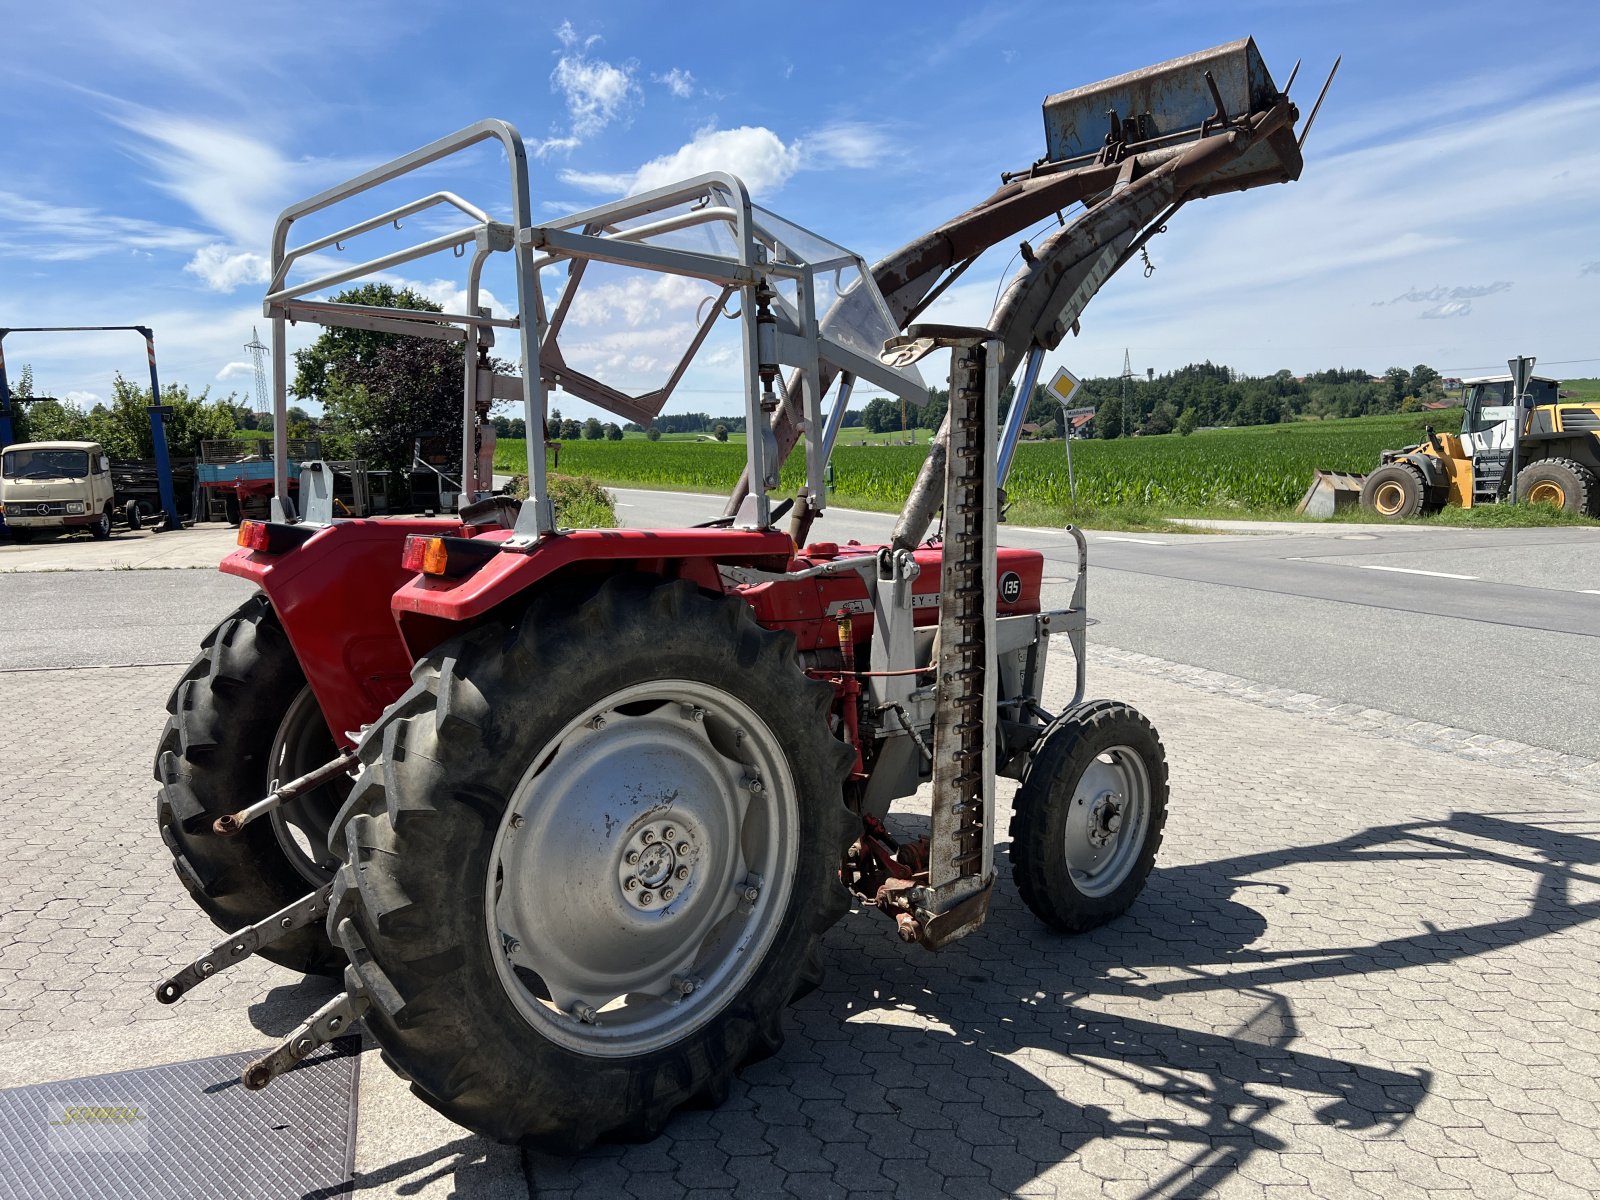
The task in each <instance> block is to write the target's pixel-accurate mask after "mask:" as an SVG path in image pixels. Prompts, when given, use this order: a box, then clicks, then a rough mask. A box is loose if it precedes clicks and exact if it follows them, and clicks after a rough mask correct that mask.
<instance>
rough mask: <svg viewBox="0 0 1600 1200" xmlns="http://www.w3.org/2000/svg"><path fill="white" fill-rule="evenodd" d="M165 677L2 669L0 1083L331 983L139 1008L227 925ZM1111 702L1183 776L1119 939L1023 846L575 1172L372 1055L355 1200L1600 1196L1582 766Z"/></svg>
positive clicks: (837, 949) (89, 1066) (294, 1007)
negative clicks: (179, 854)
mask: <svg viewBox="0 0 1600 1200" xmlns="http://www.w3.org/2000/svg"><path fill="white" fill-rule="evenodd" d="M1062 649H1063V651H1064V647H1063V648H1062ZM1069 667H1070V663H1069V660H1068V658H1067V655H1066V654H1065V653H1064V652H1062V653H1060V654H1059V655H1058V657H1057V659H1056V662H1055V668H1054V670H1053V671H1052V678H1051V683H1052V690H1053V693H1054V696H1055V698H1056V700H1057V702H1059V699H1060V690H1061V689H1062V688H1064V687H1069V686H1070V678H1071V673H1070V669H1068V668H1069ZM175 674H176V672H175V671H174V670H173V669H172V668H134V669H122V670H96V669H84V670H67V671H55V672H48V673H38V674H11V675H0V706H3V709H4V711H5V712H6V714H7V717H6V720H7V736H6V737H5V739H4V740H3V742H0V803H3V804H4V807H5V811H6V812H7V814H8V817H9V819H8V820H7V821H6V822H5V823H4V826H3V829H0V1086H14V1085H17V1084H21V1083H27V1082H34V1081H38V1080H45V1079H60V1078H68V1077H73V1076H79V1075H86V1074H91V1073H96V1072H101V1071H108V1070H116V1069H122V1068H125V1067H128V1066H133V1065H144V1064H150V1063H157V1062H167V1061H175V1060H179V1059H186V1058H195V1057H200V1056H202V1055H207V1054H217V1053H223V1052H227V1051H233V1050H241V1049H252V1048H257V1047H264V1046H266V1045H268V1044H270V1043H271V1042H272V1040H273V1039H275V1038H277V1037H279V1036H282V1035H283V1034H284V1033H286V1032H287V1031H288V1030H289V1029H290V1028H292V1027H293V1025H294V1024H295V1023H296V1022H297V1021H298V1020H299V1019H301V1018H302V1017H303V1016H305V1015H306V1014H307V1013H309V1012H310V1011H311V1009H312V1008H314V1007H315V1006H316V1005H317V1004H318V1003H320V1002H321V1000H323V999H324V998H326V997H327V996H328V995H329V994H330V993H331V990H332V989H331V987H330V985H329V984H327V983H325V982H323V981H301V980H297V979H296V978H295V977H294V976H292V975H290V974H289V973H288V972H285V971H283V970H281V969H279V968H276V967H273V966H271V965H269V964H266V963H263V962H258V961H250V962H247V963H245V964H243V965H241V966H239V967H237V968H235V969H233V970H230V971H229V972H228V973H227V974H226V975H224V976H221V977H219V978H217V979H215V980H212V981H210V982H209V983H208V984H206V985H205V986H204V987H203V988H201V989H200V990H198V991H196V992H195V993H194V994H193V995H192V996H190V997H188V998H186V999H185V1000H184V1001H182V1002H181V1003H180V1004H178V1005H176V1006H174V1007H171V1008H165V1007H162V1006H160V1005H158V1004H156V1003H155V1001H154V999H153V997H152V995H151V989H152V987H153V985H154V984H155V982H157V981H158V980H159V979H161V978H163V977H164V976H165V975H166V974H167V973H168V972H169V971H170V970H171V969H173V968H175V967H176V966H178V965H181V964H183V963H184V962H187V961H189V959H190V958H192V957H193V956H194V953H195V952H196V951H198V950H200V949H202V948H203V947H204V946H206V945H208V944H209V943H210V942H211V940H212V939H213V938H214V936H215V934H214V931H213V929H212V927H211V926H210V925H209V923H208V922H206V921H205V920H204V919H203V918H202V917H201V916H200V915H199V914H198V912H197V911H196V910H195V909H194V908H193V907H192V905H191V904H190V902H189V900H188V899H187V897H186V896H185V894H184V893H183V891H182V888H181V887H180V886H179V884H178V881H177V879H176V878H175V876H174V875H173V873H172V869H171V867H170V865H169V860H168V856H167V854H166V851H165V850H164V848H163V847H162V845H161V843H160V841H159V839H158V837H157V836H156V832H155V827H154V822H153V820H152V815H153V813H152V809H153V803H152V799H151V797H152V793H153V785H152V782H151V779H150V756H151V752H152V748H153V746H154V743H155V739H156V735H157V732H158V730H159V727H160V710H161V707H162V704H163V703H164V700H165V697H166V693H167V690H168V688H169V687H170V686H171V684H172V682H173V678H174V676H175ZM1090 680H1091V693H1092V694H1097V695H1110V696H1116V697H1118V698H1122V699H1126V700H1128V701H1130V702H1132V703H1134V704H1136V705H1137V706H1139V707H1140V708H1141V709H1142V710H1143V711H1145V712H1146V713H1147V714H1148V715H1149V716H1150V717H1151V718H1152V719H1153V720H1154V721H1155V722H1156V724H1157V726H1158V727H1159V728H1160V729H1161V732H1162V734H1163V736H1164V738H1165V741H1166V746H1167V753H1168V757H1169V761H1170V763H1171V772H1172V793H1173V799H1172V811H1171V817H1170V820H1169V821H1168V824H1167V831H1166V844H1165V846H1164V847H1163V850H1162V855H1161V859H1160V865H1159V867H1158V869H1157V871H1156V873H1155V875H1154V876H1153V877H1152V880H1151V883H1150V886H1149V887H1148V889H1147V890H1146V892H1145V894H1144V896H1143V897H1142V898H1141V900H1140V901H1139V902H1138V903H1137V904H1136V905H1135V907H1134V908H1133V910H1132V911H1131V912H1130V913H1129V914H1128V915H1127V916H1126V917H1124V918H1122V919H1120V920H1118V921H1116V922H1115V923H1113V924H1112V925H1110V926H1108V927H1106V928H1104V929H1101V930H1099V931H1097V932H1095V933H1094V934H1091V935H1089V936H1087V937H1081V938H1077V939H1068V938H1063V937H1059V936H1057V935H1055V934H1053V933H1051V932H1049V931H1047V930H1046V929H1044V928H1043V927H1042V926H1041V925H1039V924H1038V923H1037V922H1036V921H1035V920H1034V918H1033V917H1032V916H1031V915H1030V914H1029V912H1028V911H1027V910H1026V908H1025V907H1024V906H1023V905H1022V903H1021V901H1020V900H1019V899H1018V897H1017V895H1016V892H1015V889H1014V888H1013V887H1012V886H1011V884H1010V881H1009V876H1008V874H1007V873H1006V870H1005V868H1004V853H1003V850H1002V853H1001V856H1000V858H1001V862H1002V874H1001V882H1000V885H999V888H998V894H997V896H996V898H995V903H994V908H993V913H992V916H991V918H990V921H989V923H988V925H987V926H985V928H984V929H982V930H981V931H979V932H978V933H977V934H975V935H973V936H972V937H970V938H968V939H967V940H965V941H963V942H961V943H959V944H957V945H956V946H953V947H951V948H950V949H948V950H947V951H945V952H944V953H942V954H939V955H936V956H935V955H929V954H928V953H927V952H925V951H923V950H920V949H918V948H915V947H907V946H903V945H901V944H900V943H899V942H898V941H896V940H895V939H894V937H893V936H892V930H891V927H890V926H889V924H888V923H887V922H886V921H884V920H883V919H882V918H881V917H879V916H878V915H876V914H874V913H863V912H859V911H858V912H853V913H851V914H850V915H849V916H847V917H846V918H845V919H844V921H842V922H841V923H840V925H838V926H837V927H836V928H835V929H834V930H833V931H832V933H831V934H830V935H829V936H828V939H827V952H828V961H829V966H830V974H829V976H828V979H827V981H826V982H825V984H824V985H823V987H822V988H821V989H819V990H818V991H816V992H814V993H812V994H811V995H810V996H808V997H806V998H805V999H803V1000H802V1001H800V1002H799V1003H798V1004H797V1005H796V1006H795V1007H794V1009H793V1010H792V1012H791V1014H790V1019H789V1022H788V1041H787V1043H786V1045H785V1046H784V1048H783V1050H782V1051H781V1052H780V1053H779V1054H778V1055H777V1056H776V1057H774V1058H772V1059H769V1060H767V1061H766V1062H763V1063H760V1064H757V1065H756V1066H754V1067H752V1068H751V1069H749V1070H748V1071H746V1072H745V1074H744V1075H743V1077H742V1078H741V1080H740V1082H739V1083H738V1085H737V1086H736V1087H735V1088H734V1089H733V1092H732V1095H731V1097H730V1098H729V1100H728V1102H727V1103H726V1104H725V1105H724V1106H723V1107H722V1108H720V1109H717V1110H714V1111H694V1112H688V1113H684V1114H681V1115H680V1116H679V1117H678V1118H677V1119H676V1120H674V1121H673V1122H672V1124H671V1125H670V1127H669V1128H668V1130H667V1132H666V1134H665V1136H663V1137H661V1138H660V1139H658V1140H657V1141H655V1142H652V1143H649V1144H647V1145H642V1146H602V1147H599V1148H597V1149H595V1150H593V1151H591V1152H590V1153H587V1154H585V1155H583V1156H581V1157H579V1158H576V1159H573V1160H557V1159H552V1158H548V1157H545V1156H542V1155H537V1154H524V1153H521V1152H519V1151H517V1150H515V1149H511V1148H507V1147H501V1146H495V1145H491V1144H488V1143H486V1142H484V1141H483V1140H482V1139H479V1138H476V1137H473V1136H472V1135H470V1134H467V1133H466V1132H465V1131H463V1130H460V1129H458V1128H456V1127H454V1126H451V1125H449V1124H448V1123H447V1122H445V1121H443V1120H442V1119H440V1118H438V1117H437V1116H435V1115H434V1114H432V1113H431V1111H430V1110H427V1109H426V1108H424V1107H423V1106H422V1105H421V1104H420V1103H418V1102H416V1101H414V1100H412V1099H411V1098H410V1097H409V1095H408V1094H407V1093H406V1092H405V1090H404V1088H403V1086H402V1085H400V1084H399V1082H398V1080H397V1079H396V1078H395V1077H394V1076H392V1075H391V1074H390V1072H389V1071H388V1070H387V1068H385V1067H384V1066H383V1065H382V1064H381V1062H379V1061H378V1058H377V1055H376V1054H373V1053H369V1054H368V1055H367V1056H366V1059H365V1062H364V1065H363V1070H362V1084H361V1088H362V1101H361V1126H360V1129H361V1133H360V1144H359V1148H358V1163H357V1165H358V1171H359V1181H358V1194H368V1195H405V1196H436V1195H439V1196H442V1195H450V1194H457V1195H469V1196H480V1195H484V1196H487V1195H493V1196H524V1195H529V1194H534V1195H538V1196H552V1197H574V1198H576V1197H615V1196H624V1195H635V1196H640V1197H649V1198H651V1200H667V1198H670V1197H676V1196H685V1195H696V1196H711V1195H737V1196H740V1197H753V1196H774V1197H777V1196H794V1197H809V1196H837V1197H846V1196H857V1195H871V1196H885V1195H907V1196H911V1195H915V1196H918V1197H922V1196H932V1195H940V1194H948V1195H953V1196H962V1197H981V1196H990V1195H1027V1196H1061V1197H1079V1196H1092V1197H1098V1196H1105V1197H1112V1198H1117V1197H1146V1196H1177V1195H1219V1196H1224V1197H1239V1198H1250V1200H1266V1198H1268V1197H1272V1198H1283V1197H1305V1196H1321V1197H1345V1196H1369V1195H1370V1196H1378V1197H1382V1198H1383V1200H1405V1198H1409V1197H1420V1196H1447V1195H1448V1196H1461V1197H1465V1196H1474V1197H1479V1196H1488V1197H1502V1196H1504V1197H1511V1196H1523V1195H1526V1196H1532V1197H1540V1198H1551V1197H1580V1196H1590V1195H1594V1194H1595V1193H1597V1192H1600V1169H1597V1167H1596V1161H1597V1159H1600V1135H1597V1133H1596V1129H1597V1127H1600V1083H1597V1082H1596V1081H1597V1079H1600V1000H1597V998H1596V994H1595V988H1594V980H1595V969H1596V964H1597V963H1600V925H1597V924H1596V918H1597V917H1600V798H1597V795H1596V788H1595V787H1594V785H1593V783H1592V782H1591V781H1592V779H1593V774H1592V772H1591V771H1590V769H1589V768H1588V767H1586V766H1585V764H1583V763H1581V762H1578V761H1572V760H1569V761H1564V762H1562V763H1560V764H1556V765H1555V766H1551V765H1548V764H1546V765H1543V766H1541V764H1539V763H1538V762H1534V761H1531V760H1527V759H1525V758H1518V757H1517V756H1516V755H1503V756H1500V757H1492V756H1490V757H1487V758H1486V757H1485V755H1486V754H1487V751H1485V750H1483V749H1482V747H1481V746H1479V747H1474V746H1472V745H1459V743H1458V744H1457V746H1458V748H1455V749H1450V748H1448V747H1449V746H1450V744H1451V742H1450V739H1448V738H1442V737H1433V738H1432V742H1431V743H1430V742H1429V741H1428V739H1422V740H1421V741H1419V740H1418V738H1417V737H1409V738H1408V737H1406V736H1404V735H1403V732H1402V731H1401V729H1400V727H1399V726H1398V725H1395V724H1391V725H1387V726H1386V725H1385V723H1384V722H1383V721H1381V720H1379V719H1378V718H1380V717H1381V716H1382V714H1371V715H1368V716H1367V717H1364V718H1363V719H1362V720H1359V721H1353V720H1349V719H1343V718H1342V717H1341V716H1340V714H1337V713H1331V712H1330V711H1329V710H1328V708H1327V707H1326V706H1324V707H1323V708H1322V709H1319V708H1318V707H1317V706H1316V705H1315V704H1314V703H1310V702H1309V701H1310V700H1313V699H1314V698H1307V701H1308V702H1306V703H1299V704H1295V703H1282V702H1280V700H1281V698H1276V697H1274V696H1271V695H1264V694H1252V693H1251V692H1250V690H1249V689H1248V688H1247V687H1246V686H1244V685H1242V684H1241V685H1238V686H1234V685H1231V684H1230V683H1229V682H1228V681H1227V680H1226V679H1223V678H1221V677H1210V678H1207V679H1203V680H1201V679H1196V678H1193V677H1187V676H1186V673H1185V671H1184V670H1182V669H1177V668H1172V667H1171V666H1170V665H1169V664H1161V663H1157V662H1154V661H1153V660H1141V659H1138V658H1137V657H1136V656H1115V655H1110V654H1099V655H1097V656H1096V657H1095V659H1094V661H1093V663H1092V671H1091V676H1090ZM1434 744H1437V745H1438V746H1441V747H1446V748H1433V746H1434ZM1497 764H1505V765H1497ZM1558 768H1559V769H1558ZM1009 792H1010V786H1009V785H1005V784H1003V785H1002V795H1003V798H1005V799H1006V800H1009ZM925 813H926V807H925V806H919V805H917V804H913V805H911V806H909V807H908V810H907V812H906V813H905V814H904V815H902V816H901V817H899V818H898V821H897V823H898V824H899V826H900V827H901V828H902V829H903V830H904V831H907V832H912V833H915V832H918V831H920V830H921V829H922V828H923V826H924V824H925ZM1003 822H1004V817H1002V834H1001V839H1002V841H1004V833H1003V828H1004V824H1003Z"/></svg>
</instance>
